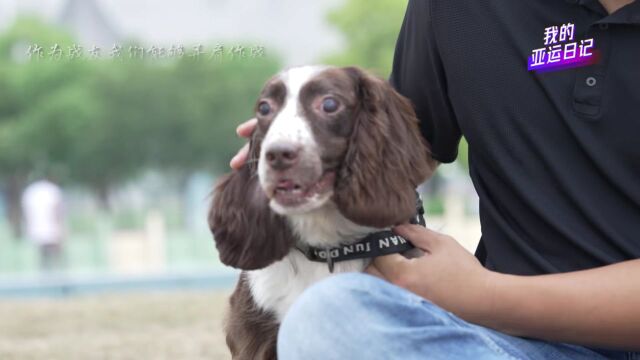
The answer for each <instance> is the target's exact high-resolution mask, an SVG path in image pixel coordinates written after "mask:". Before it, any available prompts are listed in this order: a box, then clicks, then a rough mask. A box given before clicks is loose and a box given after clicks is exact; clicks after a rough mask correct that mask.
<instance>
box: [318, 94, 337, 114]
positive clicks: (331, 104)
mask: <svg viewBox="0 0 640 360" xmlns="http://www.w3.org/2000/svg"><path fill="white" fill-rule="evenodd" d="M339 106H340V104H339V103H338V100H336V99H335V98H332V97H328V98H326V99H324V100H322V111H324V112H326V113H332V112H335V111H336V110H338V107H339Z"/></svg>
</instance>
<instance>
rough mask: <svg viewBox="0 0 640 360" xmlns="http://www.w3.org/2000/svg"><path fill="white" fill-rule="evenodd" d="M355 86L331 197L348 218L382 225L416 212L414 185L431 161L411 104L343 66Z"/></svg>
mask: <svg viewBox="0 0 640 360" xmlns="http://www.w3.org/2000/svg"><path fill="white" fill-rule="evenodd" d="M344 71H346V72H347V73H348V74H349V75H350V76H351V77H352V79H353V80H354V83H355V84H356V92H357V96H358V106H359V108H358V109H356V110H355V118H354V121H355V125H354V129H353V133H352V134H351V138H350V142H349V148H348V150H347V153H346V155H345V159H344V162H343V165H342V168H341V169H340V172H339V175H338V179H337V182H336V192H335V195H334V200H335V202H336V204H337V205H338V207H339V209H340V211H341V212H342V213H343V215H344V216H345V217H347V218H348V219H349V220H351V221H353V222H356V223H358V224H362V225H367V226H373V227H387V226H391V225H395V224H399V223H402V222H405V221H407V220H409V219H410V218H411V217H412V216H414V215H415V211H416V206H415V204H416V198H415V188H416V187H417V186H418V185H419V184H420V183H421V182H423V181H424V180H426V179H427V177H428V176H429V175H431V173H432V171H433V169H434V163H433V160H431V157H430V156H429V150H428V147H427V145H426V142H425V140H424V139H423V138H422V136H421V135H420V131H419V129H418V120H417V118H416V115H415V112H414V110H413V107H412V106H411V103H410V102H409V100H407V99H406V98H404V97H402V96H401V95H400V94H398V93H397V92H396V91H395V90H394V89H393V88H392V87H391V85H389V83H387V82H386V81H384V80H381V79H378V78H376V77H373V76H371V75H368V74H366V73H365V72H364V71H362V70H360V69H358V68H352V67H351V68H345V69H344Z"/></svg>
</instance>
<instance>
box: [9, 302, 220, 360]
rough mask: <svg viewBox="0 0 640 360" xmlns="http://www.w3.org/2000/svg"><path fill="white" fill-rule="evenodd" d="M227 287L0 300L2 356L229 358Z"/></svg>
mask: <svg viewBox="0 0 640 360" xmlns="http://www.w3.org/2000/svg"><path fill="white" fill-rule="evenodd" d="M227 297H228V293H226V292H204V291H203V292H157V293H143V294H141V293H134V294H117V295H116V294H113V295H98V296H86V297H70V298H65V299H29V300H7V299H0V319H2V320H1V321H0V359H3V360H4V359H6V360H9V359H20V360H23V359H24V360H30V359H48V360H58V359H60V360H74V359H82V360H85V359H113V360H118V359H132V360H134V359H135V360H137V359H154V360H155V359H194V360H196V359H229V358H230V356H229V354H228V350H227V347H226V344H225V342H224V336H223V334H222V318H223V314H224V311H225V308H226V305H227Z"/></svg>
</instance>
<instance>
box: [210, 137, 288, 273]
mask: <svg viewBox="0 0 640 360" xmlns="http://www.w3.org/2000/svg"><path fill="white" fill-rule="evenodd" d="M260 138H261V135H260V134H259V130H256V135H254V137H253V139H252V140H251V148H250V155H249V159H248V161H247V163H246V164H245V165H244V166H243V167H242V168H241V169H239V170H236V171H234V172H233V173H231V174H229V175H226V176H225V177H224V178H223V179H222V180H221V181H220V183H219V184H218V185H217V186H216V188H215V190H214V195H213V202H212V204H211V208H210V210H209V228H210V229H211V232H212V233H213V237H214V240H215V242H216V247H217V249H218V253H219V255H220V261H222V263H224V264H225V265H228V266H232V267H235V268H239V269H243V270H255V269H261V268H264V267H266V266H268V265H270V264H271V263H273V262H275V261H277V260H280V259H282V258H283V257H284V256H285V255H287V253H288V252H289V250H290V249H291V247H292V246H293V244H294V243H295V237H294V235H293V233H292V232H291V230H290V228H289V226H288V224H287V223H286V221H285V219H284V218H283V217H282V216H280V215H278V214H276V213H274V212H273V211H271V209H270V208H269V200H268V198H267V197H266V195H265V194H264V192H263V191H262V188H261V187H260V184H259V182H258V176H257V173H256V168H257V165H256V164H257V158H258V154H259V153H260V141H259V139H260Z"/></svg>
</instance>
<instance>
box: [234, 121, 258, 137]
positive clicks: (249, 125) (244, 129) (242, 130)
mask: <svg viewBox="0 0 640 360" xmlns="http://www.w3.org/2000/svg"><path fill="white" fill-rule="evenodd" d="M257 125H258V119H256V118H253V119H250V120H247V121H245V122H243V123H242V124H240V125H238V128H237V129H236V133H237V134H238V136H240V137H243V138H248V137H251V134H253V131H254V130H255V129H256V126H257Z"/></svg>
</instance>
